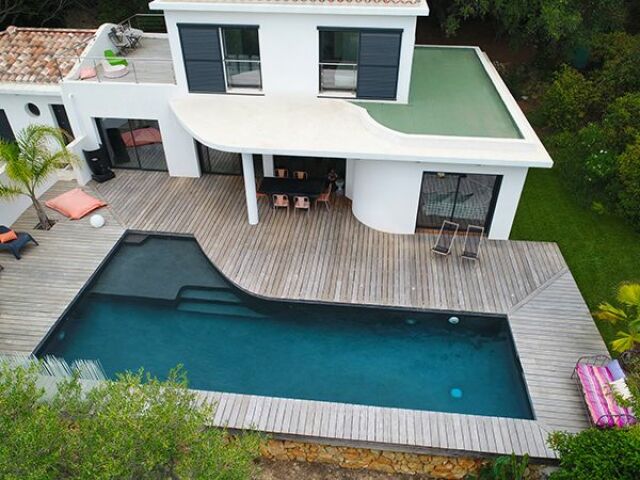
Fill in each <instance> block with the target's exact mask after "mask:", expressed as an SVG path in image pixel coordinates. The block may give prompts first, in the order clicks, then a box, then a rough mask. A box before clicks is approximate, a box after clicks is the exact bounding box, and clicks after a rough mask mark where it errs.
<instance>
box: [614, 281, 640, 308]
mask: <svg viewBox="0 0 640 480" xmlns="http://www.w3.org/2000/svg"><path fill="white" fill-rule="evenodd" d="M616 299H617V300H618V301H619V302H620V303H622V304H624V305H629V306H631V307H640V283H623V284H622V285H620V286H619V287H618V293H617V295H616Z"/></svg>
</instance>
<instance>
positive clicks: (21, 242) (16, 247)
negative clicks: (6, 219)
mask: <svg viewBox="0 0 640 480" xmlns="http://www.w3.org/2000/svg"><path fill="white" fill-rule="evenodd" d="M8 231H10V229H9V228H7V227H5V226H4V225H0V233H7V232H8ZM16 235H17V236H18V238H16V239H15V240H13V241H11V242H9V243H0V251H2V250H8V251H10V252H11V253H13V256H14V257H16V259H18V260H20V258H21V255H20V250H22V249H23V248H24V246H25V245H26V244H27V243H29V242H33V243H35V244H36V245H38V242H36V240H35V238H33V237H32V236H31V235H29V234H28V233H25V232H16Z"/></svg>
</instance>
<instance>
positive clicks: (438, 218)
mask: <svg viewBox="0 0 640 480" xmlns="http://www.w3.org/2000/svg"><path fill="white" fill-rule="evenodd" d="M501 180H502V177H501V176H499V175H477V174H461V173H430V172H425V173H424V174H423V176H422V189H421V192H420V204H419V206H418V218H417V226H418V228H433V229H437V228H440V227H441V226H442V222H443V221H444V220H449V221H452V222H456V223H458V224H460V228H461V229H466V228H467V226H469V225H477V226H480V227H484V229H485V232H488V230H489V228H490V226H491V219H492V217H493V210H494V208H495V201H496V198H497V196H498V192H499V191H500V183H501Z"/></svg>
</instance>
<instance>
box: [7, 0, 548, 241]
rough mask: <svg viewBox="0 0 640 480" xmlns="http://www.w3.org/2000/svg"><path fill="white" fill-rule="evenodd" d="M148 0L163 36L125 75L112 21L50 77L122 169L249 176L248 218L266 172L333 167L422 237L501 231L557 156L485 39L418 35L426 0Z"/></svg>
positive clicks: (78, 126)
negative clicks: (114, 54)
mask: <svg viewBox="0 0 640 480" xmlns="http://www.w3.org/2000/svg"><path fill="white" fill-rule="evenodd" d="M150 6H151V8H152V9H154V10H158V11H162V12H163V13H164V20H165V23H166V32H167V33H160V34H157V33H144V34H143V35H142V38H141V39H140V41H139V42H138V43H137V45H136V48H135V49H132V50H130V51H129V52H128V53H127V54H126V56H125V57H124V58H125V59H126V63H127V65H126V68H125V69H122V68H121V69H120V72H119V73H118V74H117V75H113V74H112V72H110V70H111V69H110V68H109V66H106V67H105V61H104V60H105V57H104V52H105V50H108V49H114V50H115V47H114V43H113V31H112V29H113V27H114V26H115V25H114V24H105V25H102V26H101V27H100V28H99V29H98V30H97V32H96V33H95V35H93V36H92V37H91V39H90V40H89V41H87V42H86V45H85V47H84V48H83V49H82V52H81V53H78V52H77V50H78V49H77V46H76V45H73V43H74V42H75V39H73V40H72V39H70V40H69V45H68V47H73V49H72V50H70V51H67V52H66V54H61V55H58V57H57V59H56V60H57V61H58V62H61V63H62V64H63V65H67V64H68V63H69V62H72V63H73V68H71V69H66V68H65V69H61V72H60V73H61V74H62V77H63V78H62V80H61V81H60V83H58V84H56V85H55V86H53V87H52V88H55V89H57V91H58V92H60V93H58V94H59V95H60V94H61V100H56V101H57V102H58V103H61V104H63V105H64V107H65V108H66V112H67V114H68V117H69V121H70V124H71V129H72V130H73V133H74V135H75V137H76V138H77V139H78V140H77V142H76V143H75V144H74V145H73V147H74V148H77V151H78V153H81V152H80V150H95V149H97V148H101V149H103V152H104V153H105V154H106V155H107V156H108V157H109V160H110V162H111V163H112V165H113V166H116V167H120V168H134V169H144V170H166V171H167V172H168V175H171V176H186V177H196V176H200V175H202V174H207V173H220V174H242V175H244V178H245V187H246V199H247V200H246V201H247V215H248V221H249V223H251V224H255V223H257V222H258V221H259V218H258V208H257V200H256V191H255V190H256V183H255V181H254V179H255V178H256V177H260V176H263V175H264V176H272V175H273V172H274V167H286V168H288V169H290V170H291V169H293V170H297V169H302V170H305V171H308V172H309V173H310V175H311V176H316V177H322V178H326V175H327V173H328V172H329V170H331V169H334V170H335V171H336V173H337V174H338V176H339V177H341V179H342V181H343V182H344V194H345V195H346V196H347V197H348V198H350V199H351V200H352V211H353V214H354V215H355V217H356V218H357V219H358V220H359V221H360V222H362V223H364V224H365V225H367V226H369V227H371V228H374V229H377V230H381V231H384V232H390V233H403V234H412V233H414V232H415V231H416V229H420V228H439V227H440V225H441V224H442V221H443V219H453V220H454V221H457V222H458V223H460V224H461V225H462V226H463V227H465V226H466V225H468V224H473V225H479V226H482V227H484V228H485V231H486V232H487V233H488V236H489V237H490V238H494V239H506V238H508V236H509V232H510V229H511V225H512V222H513V218H514V215H515V212H516V208H517V205H518V201H519V198H520V194H521V192H522V188H523V185H524V182H525V178H526V174H527V171H528V169H529V168H530V167H545V168H548V167H550V166H551V165H552V161H551V159H550V157H549V155H548V154H547V152H546V151H545V149H544V147H543V146H542V144H541V142H540V141H539V139H538V137H537V136H536V134H535V132H534V131H533V129H532V128H531V126H530V125H529V123H528V122H527V120H526V118H525V116H524V115H523V113H522V112H521V110H520V109H519V107H518V105H517V103H516V102H515V100H514V99H513V97H512V96H511V94H510V93H509V91H508V89H507V88H506V86H505V85H504V83H503V81H502V80H501V78H500V76H499V75H498V73H497V72H496V70H495V68H494V67H493V65H492V63H491V62H490V60H489V59H488V58H487V56H486V55H485V54H484V53H483V52H482V51H481V50H480V49H478V48H475V47H435V46H417V45H416V44H415V40H414V38H415V28H416V19H417V17H418V16H421V15H428V13H429V9H428V6H427V4H426V3H425V1H424V0H393V1H383V0H372V1H368V2H362V1H359V0H348V1H341V2H337V1H319V0H303V1H293V0H277V1H274V0H255V1H232V2H230V1H222V0H206V1H183V0H174V1H167V0H155V1H153V2H151V4H150ZM84 35H86V34H84ZM92 69H94V70H95V71H94V75H90V78H87V74H86V72H87V71H89V72H91V70H92ZM83 72H84V74H82V73H83ZM81 74H82V75H81ZM114 76H117V78H113V77H114ZM56 98H58V97H56ZM52 102H53V100H52V101H51V102H50V103H52ZM17 108H18V110H19V109H20V108H22V109H24V107H22V106H18V107H17ZM5 110H9V107H7V108H5ZM25 115H26V114H25ZM14 118H15V120H14ZM8 119H9V123H11V127H12V128H13V129H14V130H15V129H16V128H19V127H20V126H21V125H22V124H23V122H24V120H21V119H18V118H17V117H15V116H14V114H12V112H10V111H9V112H8ZM25 120H26V119H25ZM3 122H4V123H7V122H6V121H4V120H3ZM14 122H15V124H14ZM142 137H144V138H142ZM136 139H137V141H136ZM78 175H79V179H80V180H81V181H82V182H86V181H87V180H88V179H89V171H88V169H86V168H85V170H84V171H82V172H78ZM343 182H339V185H340V186H342V184H343Z"/></svg>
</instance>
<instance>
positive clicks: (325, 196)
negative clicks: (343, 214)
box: [316, 185, 331, 210]
mask: <svg viewBox="0 0 640 480" xmlns="http://www.w3.org/2000/svg"><path fill="white" fill-rule="evenodd" d="M330 201H331V185H329V188H327V190H326V191H325V192H323V193H321V194H320V195H319V196H318V198H316V207H317V206H318V203H324V206H325V207H327V210H329V202H330Z"/></svg>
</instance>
